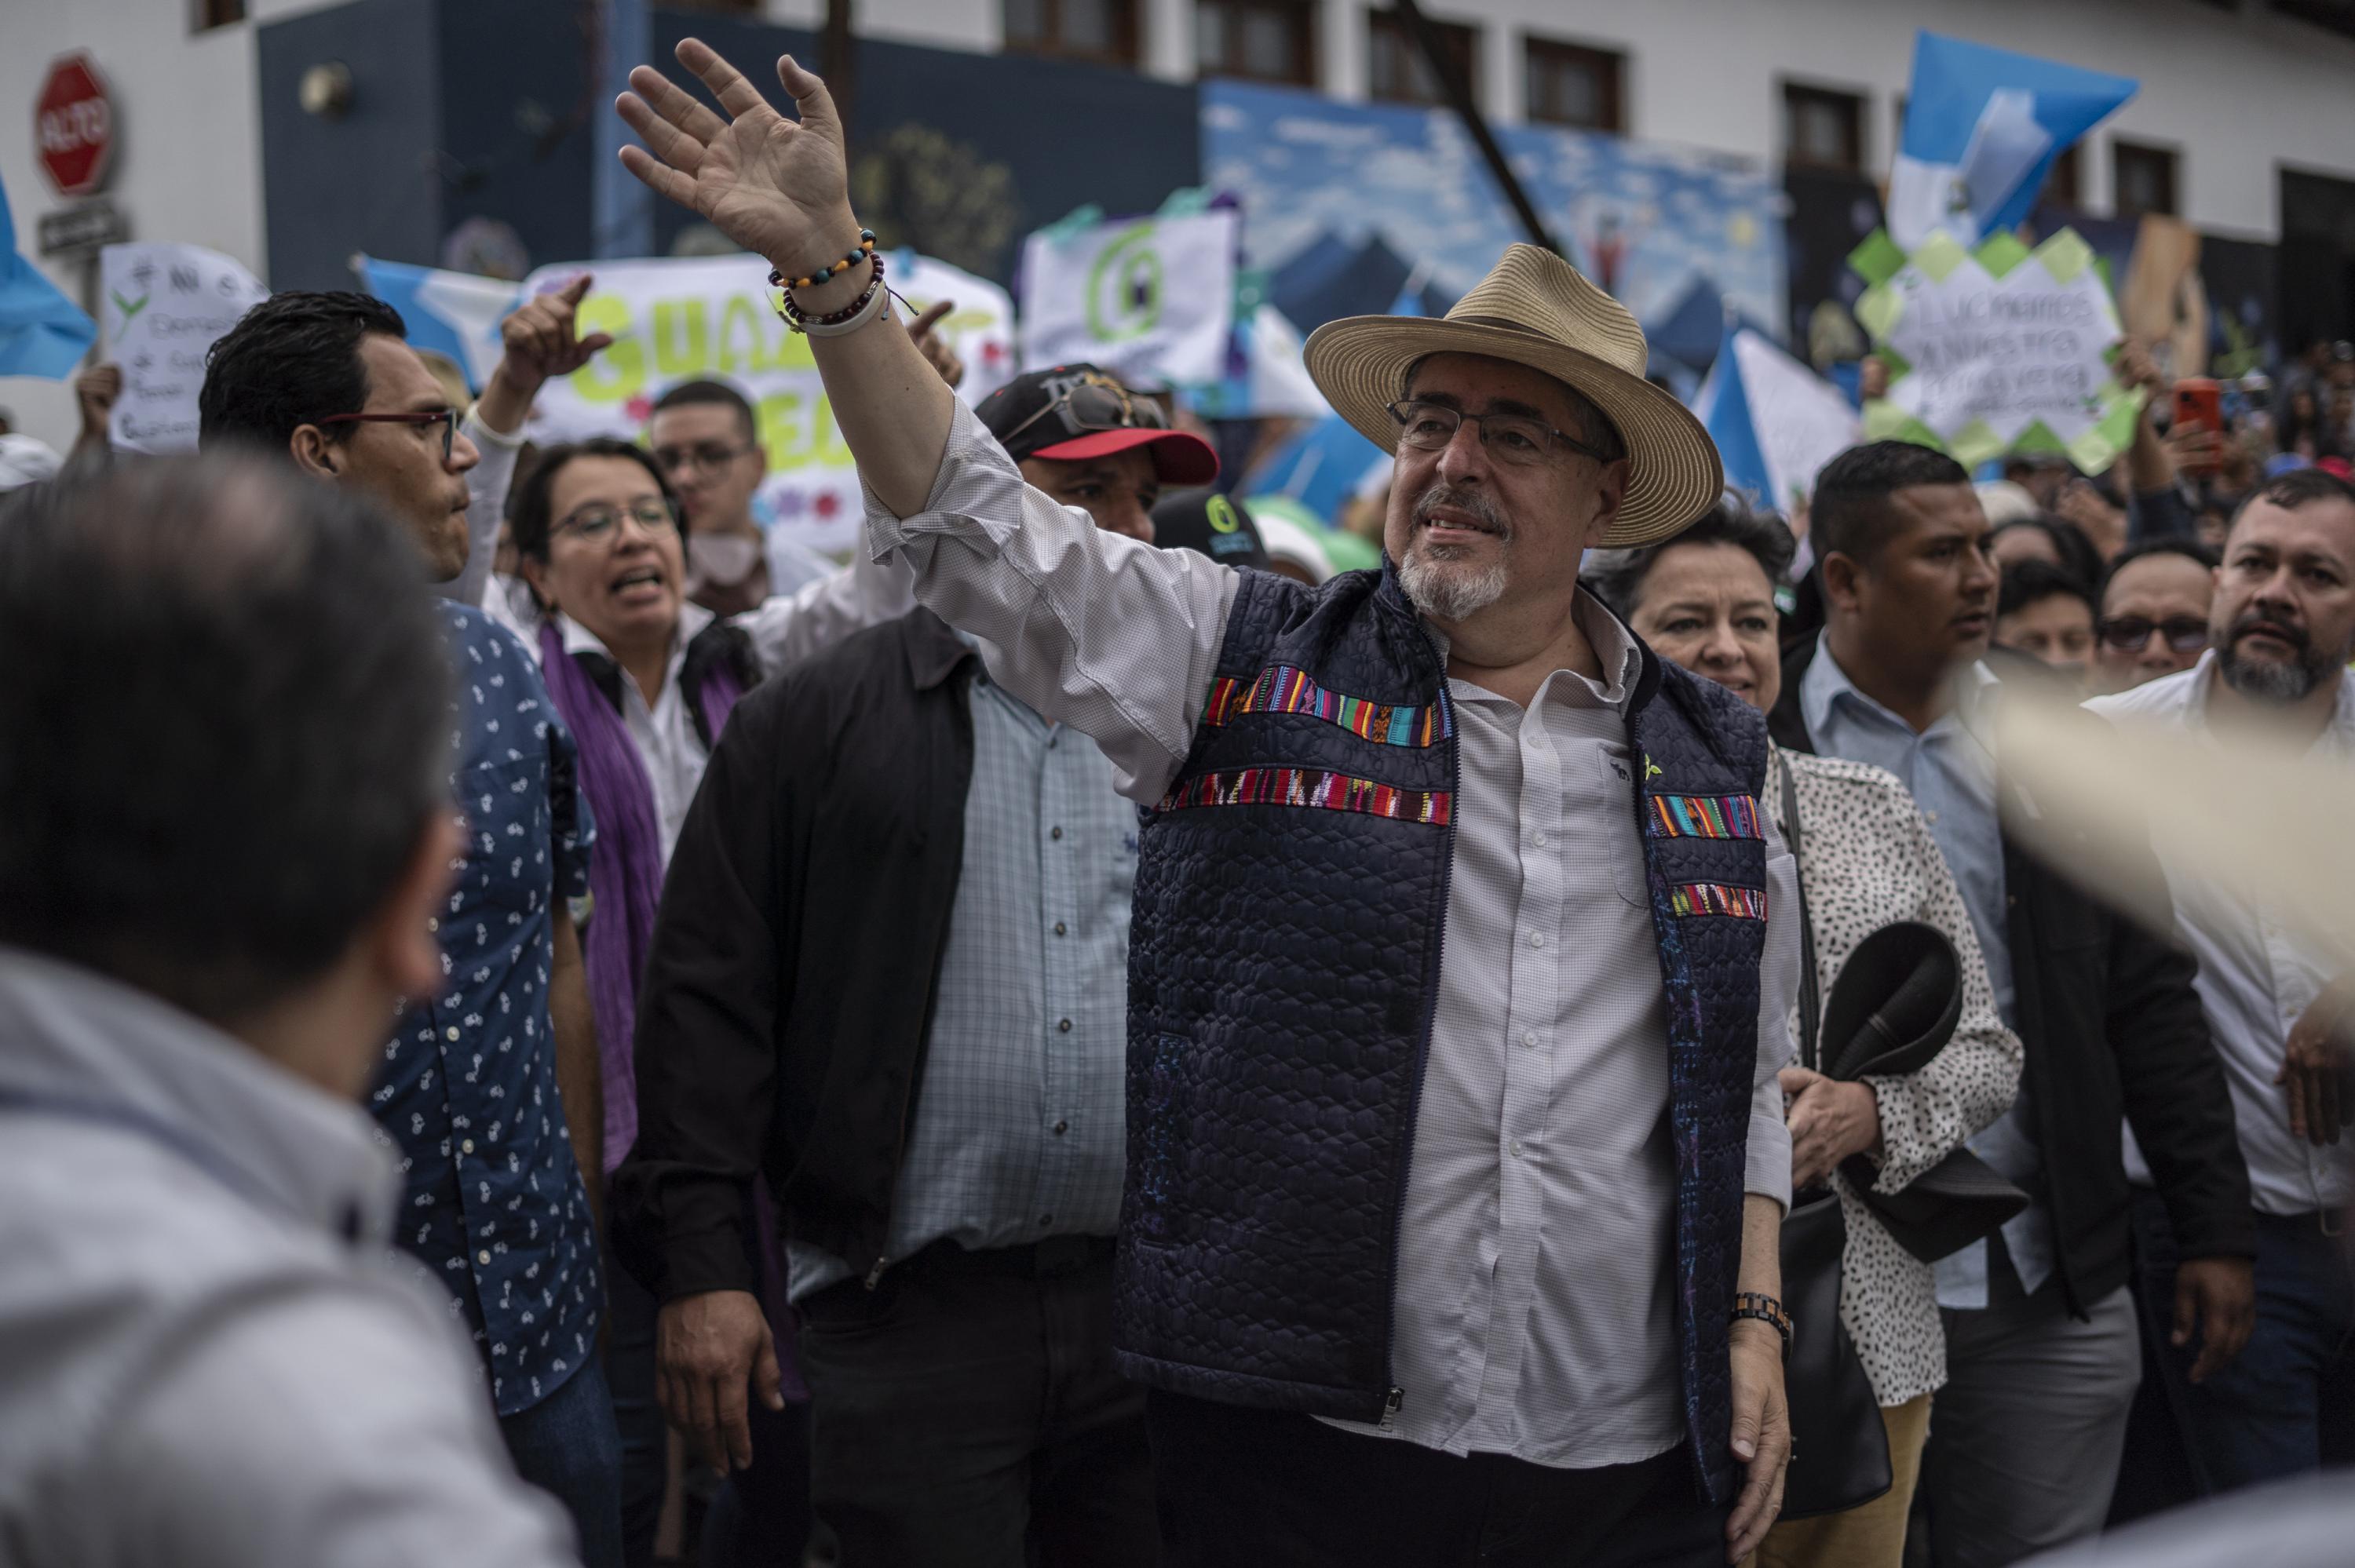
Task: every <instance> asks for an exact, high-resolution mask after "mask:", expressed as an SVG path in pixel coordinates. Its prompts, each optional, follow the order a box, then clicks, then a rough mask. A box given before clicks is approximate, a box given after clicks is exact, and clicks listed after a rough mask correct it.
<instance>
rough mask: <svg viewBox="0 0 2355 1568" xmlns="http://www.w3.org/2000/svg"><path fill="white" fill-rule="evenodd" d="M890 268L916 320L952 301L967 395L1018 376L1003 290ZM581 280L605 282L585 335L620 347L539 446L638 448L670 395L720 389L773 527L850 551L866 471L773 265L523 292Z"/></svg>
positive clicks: (585, 322) (927, 269) (707, 261)
mask: <svg viewBox="0 0 2355 1568" xmlns="http://www.w3.org/2000/svg"><path fill="white" fill-rule="evenodd" d="M583 271H591V272H594V273H595V274H596V279H597V281H596V283H595V285H594V286H593V287H592V288H591V291H590V293H589V296H588V298H586V299H584V300H583V301H581V311H580V323H581V332H582V333H583V334H587V333H592V332H605V333H611V334H613V347H611V348H609V349H607V350H605V352H604V353H602V354H600V355H597V356H596V358H594V359H592V360H591V361H590V362H589V364H588V365H586V366H583V367H581V369H580V370H579V371H577V372H575V373H574V374H573V375H571V376H567V377H565V378H564V379H562V380H560V381H552V382H550V383H549V385H548V386H547V387H545V388H543V389H542V391H541V392H540V395H539V400H538V403H537V404H536V405H535V406H534V408H533V409H532V418H531V423H530V425H529V427H528V429H529V432H530V435H531V439H532V440H535V441H538V442H539V443H540V444H542V445H547V444H548V443H549V442H552V441H562V440H579V439H581V437H584V436H619V437H622V438H623V439H625V440H636V439H638V438H639V437H640V436H641V435H642V434H643V433H644V431H645V425H646V421H647V419H648V418H651V417H652V414H653V412H654V405H655V400H656V399H657V398H659V397H661V396H662V395H663V394H664V393H665V392H666V391H668V390H669V389H670V388H671V387H676V386H677V385H679V384H680V383H681V382H685V381H705V380H709V381H719V382H724V383H725V384H727V385H728V386H730V387H734V388H735V389H736V390H737V391H739V392H741V393H742V394H743V395H744V397H745V399H746V401H748V402H750V403H751V405H752V412H753V423H754V426H755V435H756V437H757V439H758V440H759V441H760V443H761V446H762V450H763V451H764V452H765V453H766V454H767V456H768V460H769V475H768V478H767V479H766V480H764V481H762V486H761V504H762V505H765V506H766V507H767V508H768V510H769V511H770V513H771V514H772V516H773V519H774V525H775V527H776V528H777V529H778V530H779V531H781V532H782V533H783V535H784V536H785V537H786V538H788V539H790V540H792V541H794V543H797V544H799V545H802V546H805V547H807V548H809V549H813V550H820V551H834V552H839V551H842V550H847V549H848V548H850V547H851V546H853V545H854V544H855V543H856V542H857V540H858V531H859V524H860V519H861V518H862V516H863V515H864V506H863V504H862V502H861V499H860V496H859V490H858V470H857V468H856V467H855V466H854V465H853V464H852V462H851V458H850V448H849V447H848V446H847V444H846V443H845V442H844V440H843V439H842V432H841V431H840V429H837V427H836V425H835V422H834V410H833V407H832V405H831V404H829V403H828V401H827V400H826V386H825V383H824V382H823V381H822V380H821V379H820V378H819V376H818V373H817V362H816V360H815V358H814V357H813V356H812V355H811V353H810V340H809V339H808V338H806V337H805V336H803V335H801V334H798V333H795V332H794V330H793V329H792V328H790V327H788V326H787V325H786V324H785V323H783V321H781V320H779V319H778V317H777V312H776V305H775V291H773V290H772V289H771V288H770V287H769V286H768V273H769V268H768V264H767V263H766V262H764V261H762V260H760V259H759V258H758V257H754V256H722V257H708V258H706V257H698V258H680V259H672V260H648V261H595V262H588V261H577V262H568V263H564V264H561V265H558V266H551V267H543V268H541V269H540V270H538V271H537V272H534V273H533V274H532V275H531V276H530V277H529V278H527V279H526V280H524V292H525V293H526V294H527V296H528V295H537V294H542V293H547V292H549V291H551V290H555V289H560V288H562V287H563V286H564V285H565V284H566V283H568V282H570V281H571V280H572V279H573V278H575V277H577V276H578V275H580V274H581V272H583ZM890 282H891V286H892V289H893V291H894V292H896V293H899V294H901V295H903V296H905V297H906V299H907V300H908V301H909V302H910V303H911V304H912V305H913V306H915V307H916V308H917V309H919V310H921V309H922V308H923V307H924V306H926V305H928V304H931V303H932V302H936V301H939V300H953V301H954V302H955V307H956V308H955V309H954V310H953V311H951V312H950V313H949V314H948V315H947V316H946V317H945V318H944V319H943V321H942V322H941V323H940V325H939V328H938V330H939V331H940V332H941V333H942V334H943V335H944V336H945V337H946V339H947V341H948V344H949V346H950V347H951V348H953V349H954V350H955V351H956V353H957V355H958V357H960V358H962V359H963V360H964V363H965V378H964V383H963V385H962V386H961V387H959V388H958V393H959V395H960V396H961V397H964V398H965V399H966V400H967V401H968V402H978V401H979V400H980V399H981V398H983V397H986V396H987V395H988V394H989V393H990V392H991V391H993V390H995V389H996V387H998V386H999V385H1000V384H1001V383H1003V382H1004V381H1006V380H1007V379H1008V378H1009V377H1011V376H1012V375H1013V374H1014V352H1013V343H1014V310H1013V303H1012V302H1011V301H1010V300H1008V299H1007V294H1006V291H1004V290H1003V289H1000V288H998V287H996V285H995V284H993V283H990V282H988V281H986V280H984V279H980V278H976V277H974V276H973V275H972V274H970V273H967V272H963V271H960V270H957V269H956V268H954V267H951V266H948V265H946V264H944V263H943V262H939V261H934V260H931V259H930V258H929V257H922V256H915V255H913V254H899V255H893V256H891V257H890Z"/></svg>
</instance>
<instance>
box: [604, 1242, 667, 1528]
mask: <svg viewBox="0 0 2355 1568" xmlns="http://www.w3.org/2000/svg"><path fill="white" fill-rule="evenodd" d="M604 1277H605V1381H606V1383H608V1385H610V1386H611V1388H612V1389H613V1425H614V1427H615V1429H616V1430H617V1432H618V1433H619V1435H620V1438H621V1445H622V1490H621V1499H620V1504H621V1510H622V1561H623V1563H625V1564H626V1565H627V1568H653V1563H654V1560H655V1528H656V1527H657V1526H658V1525H659V1524H660V1523H661V1522H662V1507H663V1492H664V1490H665V1489H666V1487H667V1486H668V1484H669V1481H670V1464H669V1460H670V1428H669V1425H668V1423H667V1422H666V1420H665V1418H664V1416H663V1408H662V1402H661V1400H660V1399H658V1398H657V1397H656V1396H655V1298H654V1296H653V1295H652V1293H650V1292H649V1291H648V1290H647V1289H646V1288H645V1287H644V1286H642V1285H640V1284H639V1283H638V1282H637V1281H636V1280H634V1279H633V1278H631V1277H630V1276H629V1274H628V1273H627V1271H625V1270H624V1269H623V1267H622V1266H620V1265H619V1264H617V1263H615V1262H614V1261H613V1257H612V1255H610V1254H609V1255H607V1256H606V1259H605V1269H604Z"/></svg>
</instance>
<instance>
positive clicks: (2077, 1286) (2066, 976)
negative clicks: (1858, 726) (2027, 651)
mask: <svg viewBox="0 0 2355 1568" xmlns="http://www.w3.org/2000/svg"><path fill="white" fill-rule="evenodd" d="M1816 650H1817V640H1816V639H1814V638H1812V637H1811V638H1808V639H1806V641H1803V642H1800V643H1797V644H1796V645H1794V646H1792V647H1789V648H1787V649H1785V652H1784V656H1783V694H1782V696H1781V698H1780V699H1779V700H1777V701H1776V703H1775V705H1774V712H1773V713H1772V714H1770V715H1767V721H1766V723H1767V729H1768V731H1769V733H1771V734H1772V735H1773V736H1774V740H1775V743H1776V744H1777V745H1780V746H1785V747H1790V748H1791V749H1792V750H1794V751H1805V752H1813V751H1814V750H1815V749H1816V747H1815V742H1814V740H1813V738H1812V737H1811V736H1809V735H1808V734H1807V727H1806V719H1805V718H1804V717H1803V716H1802V715H1801V711H1800V706H1799V685H1800V682H1801V680H1802V679H1803V678H1804V677H1805V675H1806V671H1807V666H1808V664H1809V663H1810V662H1813V660H1814V658H1815V655H1816ZM1990 662H1991V663H1993V662H1995V661H1993V660H1991V661H1990ZM1998 673H2000V670H1999V668H1998ZM1998 810H1999V811H2000V812H2001V814H2002V816H2003V817H2004V819H2005V821H2006V822H2007V823H2009V821H2012V820H2014V819H2015V818H2016V817H2017V815H2018V813H2019V812H2020V811H2021V810H2025V802H2024V801H2023V800H2021V799H2020V798H2019V795H2018V793H2017V792H2016V791H2015V790H2013V789H2011V788H2010V787H2009V785H2005V786H2003V787H2002V794H2001V796H2000V799H1999V801H1998ZM2003 875H2004V905H2005V907H2006V911H2007V921H2006V923H2007V926H2008V927H2009V943H2010V948H2011V968H2012V991H2013V1002H2014V1007H2013V1011H2014V1012H2015V1014H2016V1015H2017V1024H2018V1029H2019V1038H2020V1044H2021V1045H2022V1046H2023V1047H2024V1048H2025V1049H2026V1052H2027V1058H2028V1059H2027V1065H2026V1069H2025V1070H2026V1073H2027V1078H2026V1084H2027V1088H2028V1093H2029V1096H2030V1101H2031V1103H2032V1104H2033V1105H2034V1107H2035V1116H2036V1140H2037V1144H2038V1146H2039V1148H2040V1149H2041V1150H2042V1152H2043V1156H2044V1179H2045V1186H2046V1192H2045V1196H2046V1199H2047V1201H2048V1202H2049V1204H2050V1208H2051V1215H2052V1226H2053V1233H2054V1241H2055V1244H2056V1247H2057V1250H2058V1252H2059V1254H2060V1277H2061V1281H2062V1288H2063V1289H2064V1290H2065V1291H2066V1292H2067V1294H2068V1302H2069V1307H2070V1309H2071V1310H2072V1311H2073V1312H2075V1313H2077V1314H2078V1315H2079V1316H2081V1317H2082V1316H2083V1315H2084V1313H2085V1310H2086V1308H2088V1307H2090V1306H2091V1305H2092V1304H2093V1303H2094V1302H2096V1301H2098V1300H2100V1299H2101V1298H2103V1297H2105V1296H2106V1295H2108V1294H2109V1293H2110V1292H2111V1291H2113V1290H2115V1289H2116V1288H2117V1287H2119V1286H2121V1285H2124V1284H2125V1283H2126V1277H2127V1273H2128V1268H2129V1263H2130V1259H2129V1254H2128V1235H2129V1226H2128V1219H2127V1204H2128V1200H2129V1196H2130V1194H2129V1193H2128V1191H2127V1184H2126V1164H2125V1156H2124V1154H2123V1151H2122V1141H2123V1140H2122V1139H2121V1138H2120V1135H2119V1131H2118V1128H2119V1121H2120V1117H2121V1114H2123V1116H2124V1118H2125V1119H2126V1120H2128V1121H2131V1122H2132V1123H2133V1124H2134V1130H2135V1139H2136V1141H2137V1142H2138V1143H2140V1144H2141V1145H2142V1151H2143V1154H2144V1157H2145V1158H2146V1159H2147V1160H2149V1162H2150V1170H2151V1175H2152V1176H2153V1178H2154V1179H2156V1180H2157V1181H2158V1191H2159V1193H2160V1195H2161V1197H2163V1198H2164V1199H2165V1200H2166V1202H2167V1213H2168V1218H2169V1221H2170V1222H2171V1223H2172V1224H2173V1226H2174V1230H2175V1238H2176V1244H2177V1246H2178V1247H2179V1250H2180V1251H2181V1253H2182V1255H2184V1256H2186V1257H2222V1256H2240V1257H2254V1256H2255V1255H2256V1250H2257V1237H2256V1217H2255V1215H2254V1213H2253V1212H2252V1211H2251V1209H2250V1206H2249V1172H2248V1167H2247V1166H2246V1165H2245V1164H2244V1163H2243V1161H2242V1158H2241V1145H2240V1139H2239V1138H2238V1136H2237V1135H2236V1134H2235V1132H2234V1131H2233V1127H2232V1095H2231V1093H2230V1092H2229V1091H2228V1090H2227V1088H2226V1087H2225V1084H2224V1069H2223V1066H2222V1064H2221V1063H2219V1062H2218V1061H2217V1059H2216V1053H2215V1049H2214V1047H2213V1046H2212V1045H2211V1044H2210V1041H2209V1038H2208V1021H2207V1018H2206V1015H2205V1014H2203V1013H2202V1012H2200V997H2199V993H2198V992H2197V991H2193V989H2192V986H2191V980H2192V976H2193V975H2194V973H2195V972H2197V966H2196V965H2195V963H2194V961H2193V959H2191V958H2190V955H2189V954H2187V953H2185V952H2183V951H2181V950H2180V949H2179V948H2176V947H2175V946H2173V945H2172V944H2171V943H2169V941H2167V940H2166V939H2164V938H2160V937H2158V936H2154V935H2153V934H2152V933H2151V932H2149V931H2147V930H2146V929H2145V928H2144V927H2142V926H2140V925H2138V924H2137V922H2135V921H2133V920H2130V919H2127V918H2126V916H2123V915H2120V914H2118V913H2117V912H2116V911H2115V910H2113V909H2111V908H2110V907H2109V906H2107V905H2105V904H2103V903H2101V902H2100V901H2099V900H2097V899H2095V898H2094V897H2092V896H2091V895H2088V894H2086V893H2085V892H2084V891H2083V889H2081V888H2080V887H2078V886H2077V885H2076V884H2074V883H2073V882H2071V881H2069V880H2068V879H2067V878H2066V877H2064V876H2062V874H2060V873H2059V872H2058V871H2056V870H2054V869H2053V868H2052V867H2051V866H2050V865H2047V864H2046V863H2043V862H2042V861H2041V860H2039V859H2037V858H2035V857H2034V856H2032V855H2030V853H2028V852H2027V851H2026V850H2024V849H2023V848H2021V846H2020V845H2019V842H2017V841H2016V840H2015V838H2014V837H2013V834H2012V832H2011V831H2010V829H2009V826H2007V827H2006V829H2005V832H2004V835H2003ZM2145 880H2147V882H2148V883H2149V884H2150V885H2156V886H2159V887H2164V886H2165V885H2166V884H2165V881H2164V879H2163V877H2162V876H2161V875H2160V873H2159V871H2158V865H2157V863H2156V862H2155V861H2154V863H2152V864H2151V866H2150V867H2149V876H2148V877H2147V879H2145Z"/></svg>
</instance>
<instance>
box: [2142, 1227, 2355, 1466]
mask: <svg viewBox="0 0 2355 1568" xmlns="http://www.w3.org/2000/svg"><path fill="white" fill-rule="evenodd" d="M2332 1218H2333V1219H2334V1220H2335V1218H2336V1216H2332ZM2323 1219H2324V1216H2322V1215H2318V1214H2300V1215H2296V1216H2290V1215H2283V1214H2259V1215H2258V1216H2257V1265H2256V1284H2257V1323H2256V1328H2255V1330H2254V1332H2252V1333H2251V1334H2250V1336H2249V1342H2248V1344H2247V1345H2245V1346H2243V1348H2242V1351H2241V1353H2240V1355H2239V1356H2238V1357H2236V1358H2235V1359H2234V1360H2233V1361H2232V1364H2231V1365H2230V1366H2228V1367H2226V1368H2224V1369H2223V1370H2222V1372H2216V1373H2214V1374H2213V1375H2211V1377H2210V1378H2209V1379H2208V1381H2207V1382H2205V1383H2200V1384H2197V1385H2195V1384H2193V1383H2191V1382H2190V1378H2189V1376H2188V1375H2187V1374H2188V1373H2189V1372H2190V1368H2191V1362H2192V1361H2193V1359H2194V1357H2195V1355H2196V1353H2197V1351H2198V1350H2199V1343H2198V1341H2197V1340H2196V1339H2195V1340H2194V1341H2193V1342H2192V1343H2191V1344H2190V1345H2186V1346H2184V1347H2182V1348H2181V1349H2178V1348H2176V1347H2175V1346H2173V1345H2169V1344H2167V1343H2165V1342H2163V1341H2162V1342H2161V1343H2160V1344H2159V1346H2158V1365H2159V1372H2160V1375H2161V1376H2162V1377H2163V1378H2164V1379H2165V1380H2166V1383H2167V1397H2168V1405H2169V1409H2170V1410H2171V1411H2172V1412H2173V1413H2174V1414H2175V1415H2176V1418H2177V1420H2178V1421H2179V1423H2180V1425H2181V1428H2182V1432H2183V1437H2184V1442H2185V1445H2186V1446H2187V1447H2188V1448H2189V1449H2190V1454H2191V1460H2192V1465H2193V1467H2194V1469H2195V1471H2196V1472H2197V1475H2198V1481H2199V1485H2200V1490H2201V1491H2202V1492H2203V1493H2204V1492H2208V1491H2230V1490H2232V1489H2234V1488H2236V1487H2245V1486H2249V1485H2252V1484H2254V1483H2256V1482H2259V1481H2269V1480H2278V1479H2282V1478H2287V1477H2290V1476H2295V1475H2301V1474H2304V1473H2306V1472H2307V1471H2310V1470H2314V1469H2317V1468H2318V1467H2322V1466H2325V1465H2343V1464H2347V1463H2350V1462H2355V1266H2350V1254H2349V1251H2348V1241H2347V1238H2346V1237H2344V1236H2336V1235H2331V1234H2328V1233H2326V1232H2325V1231H2324V1229H2323ZM2332 1228H2333V1229H2337V1228H2338V1227H2337V1225H2336V1224H2333V1226H2332ZM2135 1229H2136V1240H2137V1247H2138V1255H2139V1256H2140V1258H2141V1260H2142V1266H2143V1291H2144V1296H2145V1298H2146V1300H2147V1302H2148V1303H2149V1309H2150V1311H2151V1312H2152V1314H2153V1315H2154V1316H2155V1317H2157V1318H2158V1319H2159V1323H2160V1325H2162V1326H2165V1327H2167V1328H2169V1329H2171V1328H2172V1325H2173V1320H2174V1312H2175V1262H2176V1255H2175V1238H2174V1234H2173V1233H2172V1232H2171V1231H2170V1230H2169V1228H2168V1224H2167V1209H2166V1205H2165V1204H2164V1203H2162V1202H2160V1200H2159V1198H2158V1195H2157V1194H2156V1193H2152V1192H2137V1194H2136V1196H2135Z"/></svg>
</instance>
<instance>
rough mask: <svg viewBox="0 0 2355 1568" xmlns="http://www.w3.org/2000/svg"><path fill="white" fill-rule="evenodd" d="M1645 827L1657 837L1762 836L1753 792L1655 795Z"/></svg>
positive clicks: (1735, 837)
mask: <svg viewBox="0 0 2355 1568" xmlns="http://www.w3.org/2000/svg"><path fill="white" fill-rule="evenodd" d="M1645 828H1646V832H1649V833H1650V834H1651V836H1652V837H1654V838H1656V839H1763V838H1764V837H1765V836H1766V833H1765V830H1764V829H1763V828H1761V827H1760V826H1759V825H1758V798H1757V797H1756V796H1755V795H1655V796H1653V797H1652V810H1651V815H1650V817H1649V818H1648V819H1647V821H1646V823H1645Z"/></svg>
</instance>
